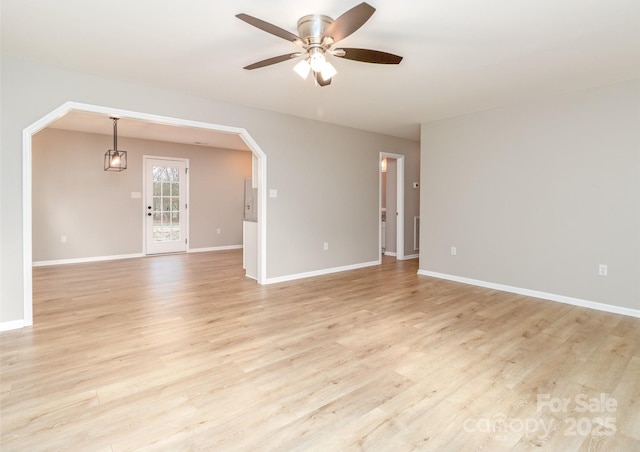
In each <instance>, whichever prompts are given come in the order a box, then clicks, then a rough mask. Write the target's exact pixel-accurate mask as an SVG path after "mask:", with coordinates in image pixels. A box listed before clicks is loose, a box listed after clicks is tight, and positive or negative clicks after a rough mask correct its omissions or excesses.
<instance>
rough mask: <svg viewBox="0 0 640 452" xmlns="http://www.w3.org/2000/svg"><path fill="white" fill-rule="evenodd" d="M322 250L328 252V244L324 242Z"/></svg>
mask: <svg viewBox="0 0 640 452" xmlns="http://www.w3.org/2000/svg"><path fill="white" fill-rule="evenodd" d="M322 249H323V250H325V251H329V242H324V245H323V246H322Z"/></svg>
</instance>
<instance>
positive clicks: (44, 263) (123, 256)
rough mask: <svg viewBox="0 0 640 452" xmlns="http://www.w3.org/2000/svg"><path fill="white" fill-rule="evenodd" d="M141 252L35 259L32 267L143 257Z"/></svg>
mask: <svg viewBox="0 0 640 452" xmlns="http://www.w3.org/2000/svg"><path fill="white" fill-rule="evenodd" d="M144 256H145V255H144V254H142V253H136V254H116V255H113V256H93V257H80V258H77V259H57V260H52V261H37V262H34V263H33V264H32V265H33V266H34V267H45V266H47V265H66V264H84V263H87V262H102V261H115V260H119V259H134V258H136V257H144Z"/></svg>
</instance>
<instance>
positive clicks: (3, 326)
mask: <svg viewBox="0 0 640 452" xmlns="http://www.w3.org/2000/svg"><path fill="white" fill-rule="evenodd" d="M25 326H27V325H25V324H24V320H10V321H8V322H0V332H2V331H11V330H19V329H20V328H24V327H25Z"/></svg>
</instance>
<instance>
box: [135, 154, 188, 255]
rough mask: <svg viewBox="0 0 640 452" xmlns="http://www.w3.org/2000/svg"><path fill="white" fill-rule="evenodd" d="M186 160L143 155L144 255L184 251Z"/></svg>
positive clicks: (186, 201) (185, 247)
mask: <svg viewBox="0 0 640 452" xmlns="http://www.w3.org/2000/svg"><path fill="white" fill-rule="evenodd" d="M187 168H188V160H185V159H162V158H150V157H146V156H145V157H144V171H145V206H144V207H145V221H146V224H145V236H146V245H147V251H146V252H147V254H161V253H178V252H184V251H186V250H187V227H188V221H187V212H188V210H187V207H188V204H187V203H188V199H187V195H188V187H189V184H188V169H187Z"/></svg>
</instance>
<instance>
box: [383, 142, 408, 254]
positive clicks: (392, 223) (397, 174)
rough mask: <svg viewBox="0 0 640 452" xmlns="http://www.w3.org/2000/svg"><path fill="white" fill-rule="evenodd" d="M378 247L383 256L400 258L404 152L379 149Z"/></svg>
mask: <svg viewBox="0 0 640 452" xmlns="http://www.w3.org/2000/svg"><path fill="white" fill-rule="evenodd" d="M378 168H379V186H378V187H379V189H378V192H379V203H378V205H379V209H378V211H379V215H378V218H379V231H380V233H379V250H380V253H381V254H383V255H385V256H394V257H396V259H400V260H402V259H404V256H405V244H404V235H405V234H404V155H402V154H392V153H388V152H381V153H380V160H379V165H378Z"/></svg>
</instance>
